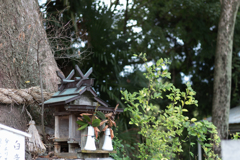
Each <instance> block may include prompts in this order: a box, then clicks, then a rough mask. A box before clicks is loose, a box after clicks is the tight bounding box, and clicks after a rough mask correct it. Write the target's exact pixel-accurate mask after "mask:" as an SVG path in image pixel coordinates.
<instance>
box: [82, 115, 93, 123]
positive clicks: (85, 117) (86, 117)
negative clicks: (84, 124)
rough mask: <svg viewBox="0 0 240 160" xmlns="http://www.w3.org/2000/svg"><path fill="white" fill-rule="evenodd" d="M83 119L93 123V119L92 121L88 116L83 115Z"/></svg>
mask: <svg viewBox="0 0 240 160" xmlns="http://www.w3.org/2000/svg"><path fill="white" fill-rule="evenodd" d="M83 117H84V119H86V120H87V121H88V122H91V119H90V117H89V116H87V115H83Z"/></svg>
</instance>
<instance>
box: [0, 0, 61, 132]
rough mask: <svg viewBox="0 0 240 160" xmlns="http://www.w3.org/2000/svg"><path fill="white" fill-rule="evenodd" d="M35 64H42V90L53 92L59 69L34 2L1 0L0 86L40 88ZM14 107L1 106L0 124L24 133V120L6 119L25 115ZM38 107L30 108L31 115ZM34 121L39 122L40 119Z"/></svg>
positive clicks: (34, 0) (36, 4)
mask: <svg viewBox="0 0 240 160" xmlns="http://www.w3.org/2000/svg"><path fill="white" fill-rule="evenodd" d="M37 62H40V64H41V75H42V81H43V88H44V89H45V90H47V91H49V92H54V91H56V90H57V84H58V82H59V79H58V77H57V75H56V71H57V70H59V69H58V67H57V64H56V61H55V60H54V56H53V54H52V51H51V48H50V45H49V43H48V39H47V36H46V32H45V30H44V27H43V24H42V21H41V15H40V13H39V6H38V2H37V0H31V1H30V0H0V87H1V88H15V89H19V88H29V87H31V86H39V85H40V77H39V68H40V66H39V64H38V63H37ZM16 106H17V105H15V106H14V107H13V108H11V106H6V105H5V108H4V106H3V105H1V106H0V123H4V124H7V125H9V126H11V127H14V128H18V129H21V130H24V128H25V129H26V127H27V122H26V118H25V119H23V118H22V119H21V118H20V119H18V121H20V122H21V123H15V122H17V121H13V120H12V121H11V119H12V118H6V117H14V115H15V114H17V115H22V114H24V113H25V112H22V111H21V109H22V107H20V106H17V107H16ZM38 108H39V107H38V106H37V108H34V109H32V107H31V109H32V110H34V111H33V112H34V113H36V109H38ZM3 114H5V116H3ZM38 114H41V113H38ZM21 117H23V115H22V116H21ZM34 120H35V121H36V122H37V123H40V122H41V121H40V119H39V120H38V119H34ZM20 124H25V125H20Z"/></svg>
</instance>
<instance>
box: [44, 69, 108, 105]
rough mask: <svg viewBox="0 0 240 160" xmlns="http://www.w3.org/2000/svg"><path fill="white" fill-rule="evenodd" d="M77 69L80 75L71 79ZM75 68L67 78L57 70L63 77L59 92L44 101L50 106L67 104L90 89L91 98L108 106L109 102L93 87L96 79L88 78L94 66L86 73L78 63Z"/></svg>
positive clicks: (61, 77)
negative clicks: (100, 96) (99, 95)
mask: <svg viewBox="0 0 240 160" xmlns="http://www.w3.org/2000/svg"><path fill="white" fill-rule="evenodd" d="M75 70H76V72H77V73H78V75H79V76H80V77H75V78H74V80H71V78H72V77H73V76H74V74H75ZM75 70H74V69H73V70H72V71H71V72H70V74H69V75H68V76H67V78H65V77H64V75H63V74H62V73H61V72H59V71H57V75H58V77H59V78H60V79H61V84H59V88H58V92H56V93H55V94H54V95H53V96H52V97H51V99H49V100H48V101H45V102H44V103H45V104H48V106H52V105H56V104H67V103H70V102H72V101H74V100H76V99H79V98H81V96H82V95H83V94H84V93H85V92H86V91H88V92H90V94H91V95H92V97H91V98H92V99H93V100H95V101H96V102H98V103H100V104H101V105H102V106H103V107H108V106H109V104H108V103H107V102H105V101H103V100H102V99H101V98H99V97H98V95H97V93H96V91H95V90H94V88H93V87H92V86H93V84H94V79H92V78H88V77H89V76H90V75H91V73H92V72H93V69H92V67H91V68H90V69H89V70H88V71H87V72H86V73H85V74H83V72H82V71H81V69H80V68H79V67H78V65H75Z"/></svg>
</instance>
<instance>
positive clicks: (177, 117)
mask: <svg viewBox="0 0 240 160" xmlns="http://www.w3.org/2000/svg"><path fill="white" fill-rule="evenodd" d="M140 57H141V58H142V59H143V60H144V61H146V58H145V54H143V55H142V54H141V55H140ZM168 64H170V62H169V61H168V60H167V59H160V60H158V61H157V62H156V64H155V65H152V66H150V67H148V66H147V64H146V65H145V68H146V73H144V75H145V77H146V78H147V79H148V80H149V85H148V88H143V89H142V90H140V91H139V92H134V93H129V92H128V91H127V90H125V91H121V92H122V95H123V99H124V100H125V101H126V102H125V103H127V106H128V107H127V108H125V110H124V111H129V112H130V113H131V114H132V117H131V120H130V122H129V123H130V124H133V125H136V126H138V127H139V128H140V131H139V132H138V133H139V134H140V135H141V136H142V137H144V139H145V141H144V142H139V143H138V149H139V154H138V155H135V156H136V157H137V158H140V159H141V160H148V159H151V160H152V159H161V160H165V159H172V158H175V157H176V154H177V153H181V152H183V149H182V143H186V141H185V138H184V139H183V138H182V134H183V131H184V130H187V132H188V136H194V137H197V138H198V140H199V143H200V144H201V145H202V148H203V150H204V152H205V154H206V156H207V159H220V158H219V157H218V156H217V155H215V154H214V152H213V150H212V148H213V143H216V144H217V145H218V144H219V142H220V139H219V137H218V135H217V131H216V127H215V126H214V125H213V124H212V123H210V122H208V121H202V122H196V121H197V119H196V118H192V119H189V117H187V116H184V112H188V110H187V109H186V108H185V105H196V106H197V105H198V101H197V100H195V98H194V95H195V94H196V93H195V91H194V90H193V89H192V88H191V85H190V83H187V84H186V91H185V92H182V91H180V90H179V89H178V88H176V87H175V86H174V85H173V84H172V83H170V82H169V81H167V79H170V78H171V76H170V73H169V72H168V71H167V70H166V69H165V70H164V69H163V66H166V65H168ZM163 93H165V94H166V96H163V95H164V94H163ZM158 98H161V99H163V98H167V99H169V101H170V102H169V105H168V106H167V107H166V109H165V110H161V109H158V108H157V107H156V106H154V105H153V104H152V103H151V100H153V99H158ZM209 133H210V134H212V136H211V137H212V138H207V134H209ZM191 145H194V143H191ZM190 154H191V155H192V156H193V153H191V152H190Z"/></svg>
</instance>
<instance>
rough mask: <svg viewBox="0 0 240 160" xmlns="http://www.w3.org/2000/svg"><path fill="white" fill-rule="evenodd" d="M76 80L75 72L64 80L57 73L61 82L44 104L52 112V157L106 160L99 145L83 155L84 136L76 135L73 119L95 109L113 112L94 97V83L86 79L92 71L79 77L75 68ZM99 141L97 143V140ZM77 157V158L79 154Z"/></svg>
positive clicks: (77, 133)
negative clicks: (98, 159)
mask: <svg viewBox="0 0 240 160" xmlns="http://www.w3.org/2000/svg"><path fill="white" fill-rule="evenodd" d="M75 69H76V71H77V73H78V75H79V76H80V77H75V78H74V79H72V77H73V76H74V74H75V70H72V71H71V73H70V74H69V75H68V76H67V78H65V77H64V76H63V75H62V74H61V73H60V72H57V75H58V76H59V77H60V79H61V84H59V86H58V92H56V93H55V94H54V95H53V96H52V97H51V99H49V100H47V101H45V102H44V105H45V106H46V107H54V108H55V113H54V116H55V138H54V153H55V155H56V156H58V157H59V158H87V157H89V158H90V157H92V156H90V155H88V154H93V155H94V157H95V158H97V157H98V155H100V154H102V155H101V156H99V157H100V158H101V157H106V156H108V153H109V152H106V151H102V150H101V146H100V145H101V144H99V148H98V150H97V151H92V152H89V151H88V152H84V151H83V150H82V149H83V148H84V145H85V142H86V136H85V135H84V134H86V132H85V133H84V131H78V130H77V129H78V128H79V126H78V124H77V123H76V121H77V117H78V116H79V114H81V113H93V112H94V111H95V108H96V106H97V105H98V106H99V105H100V106H99V107H98V109H97V110H98V111H102V112H103V113H109V112H112V111H113V110H114V108H111V107H108V106H109V105H108V104H107V103H106V102H104V101H103V100H102V99H100V98H99V97H98V96H97V93H96V91H95V90H94V89H93V87H92V86H93V84H94V79H92V78H88V77H89V75H90V74H91V73H92V71H93V69H92V68H90V69H89V70H88V71H87V73H86V74H83V73H82V71H81V70H80V68H79V67H78V66H77V65H76V67H75ZM116 112H117V114H119V113H121V112H123V109H117V110H116ZM100 141H101V140H100ZM79 153H80V154H79ZM84 155H85V156H84Z"/></svg>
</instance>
